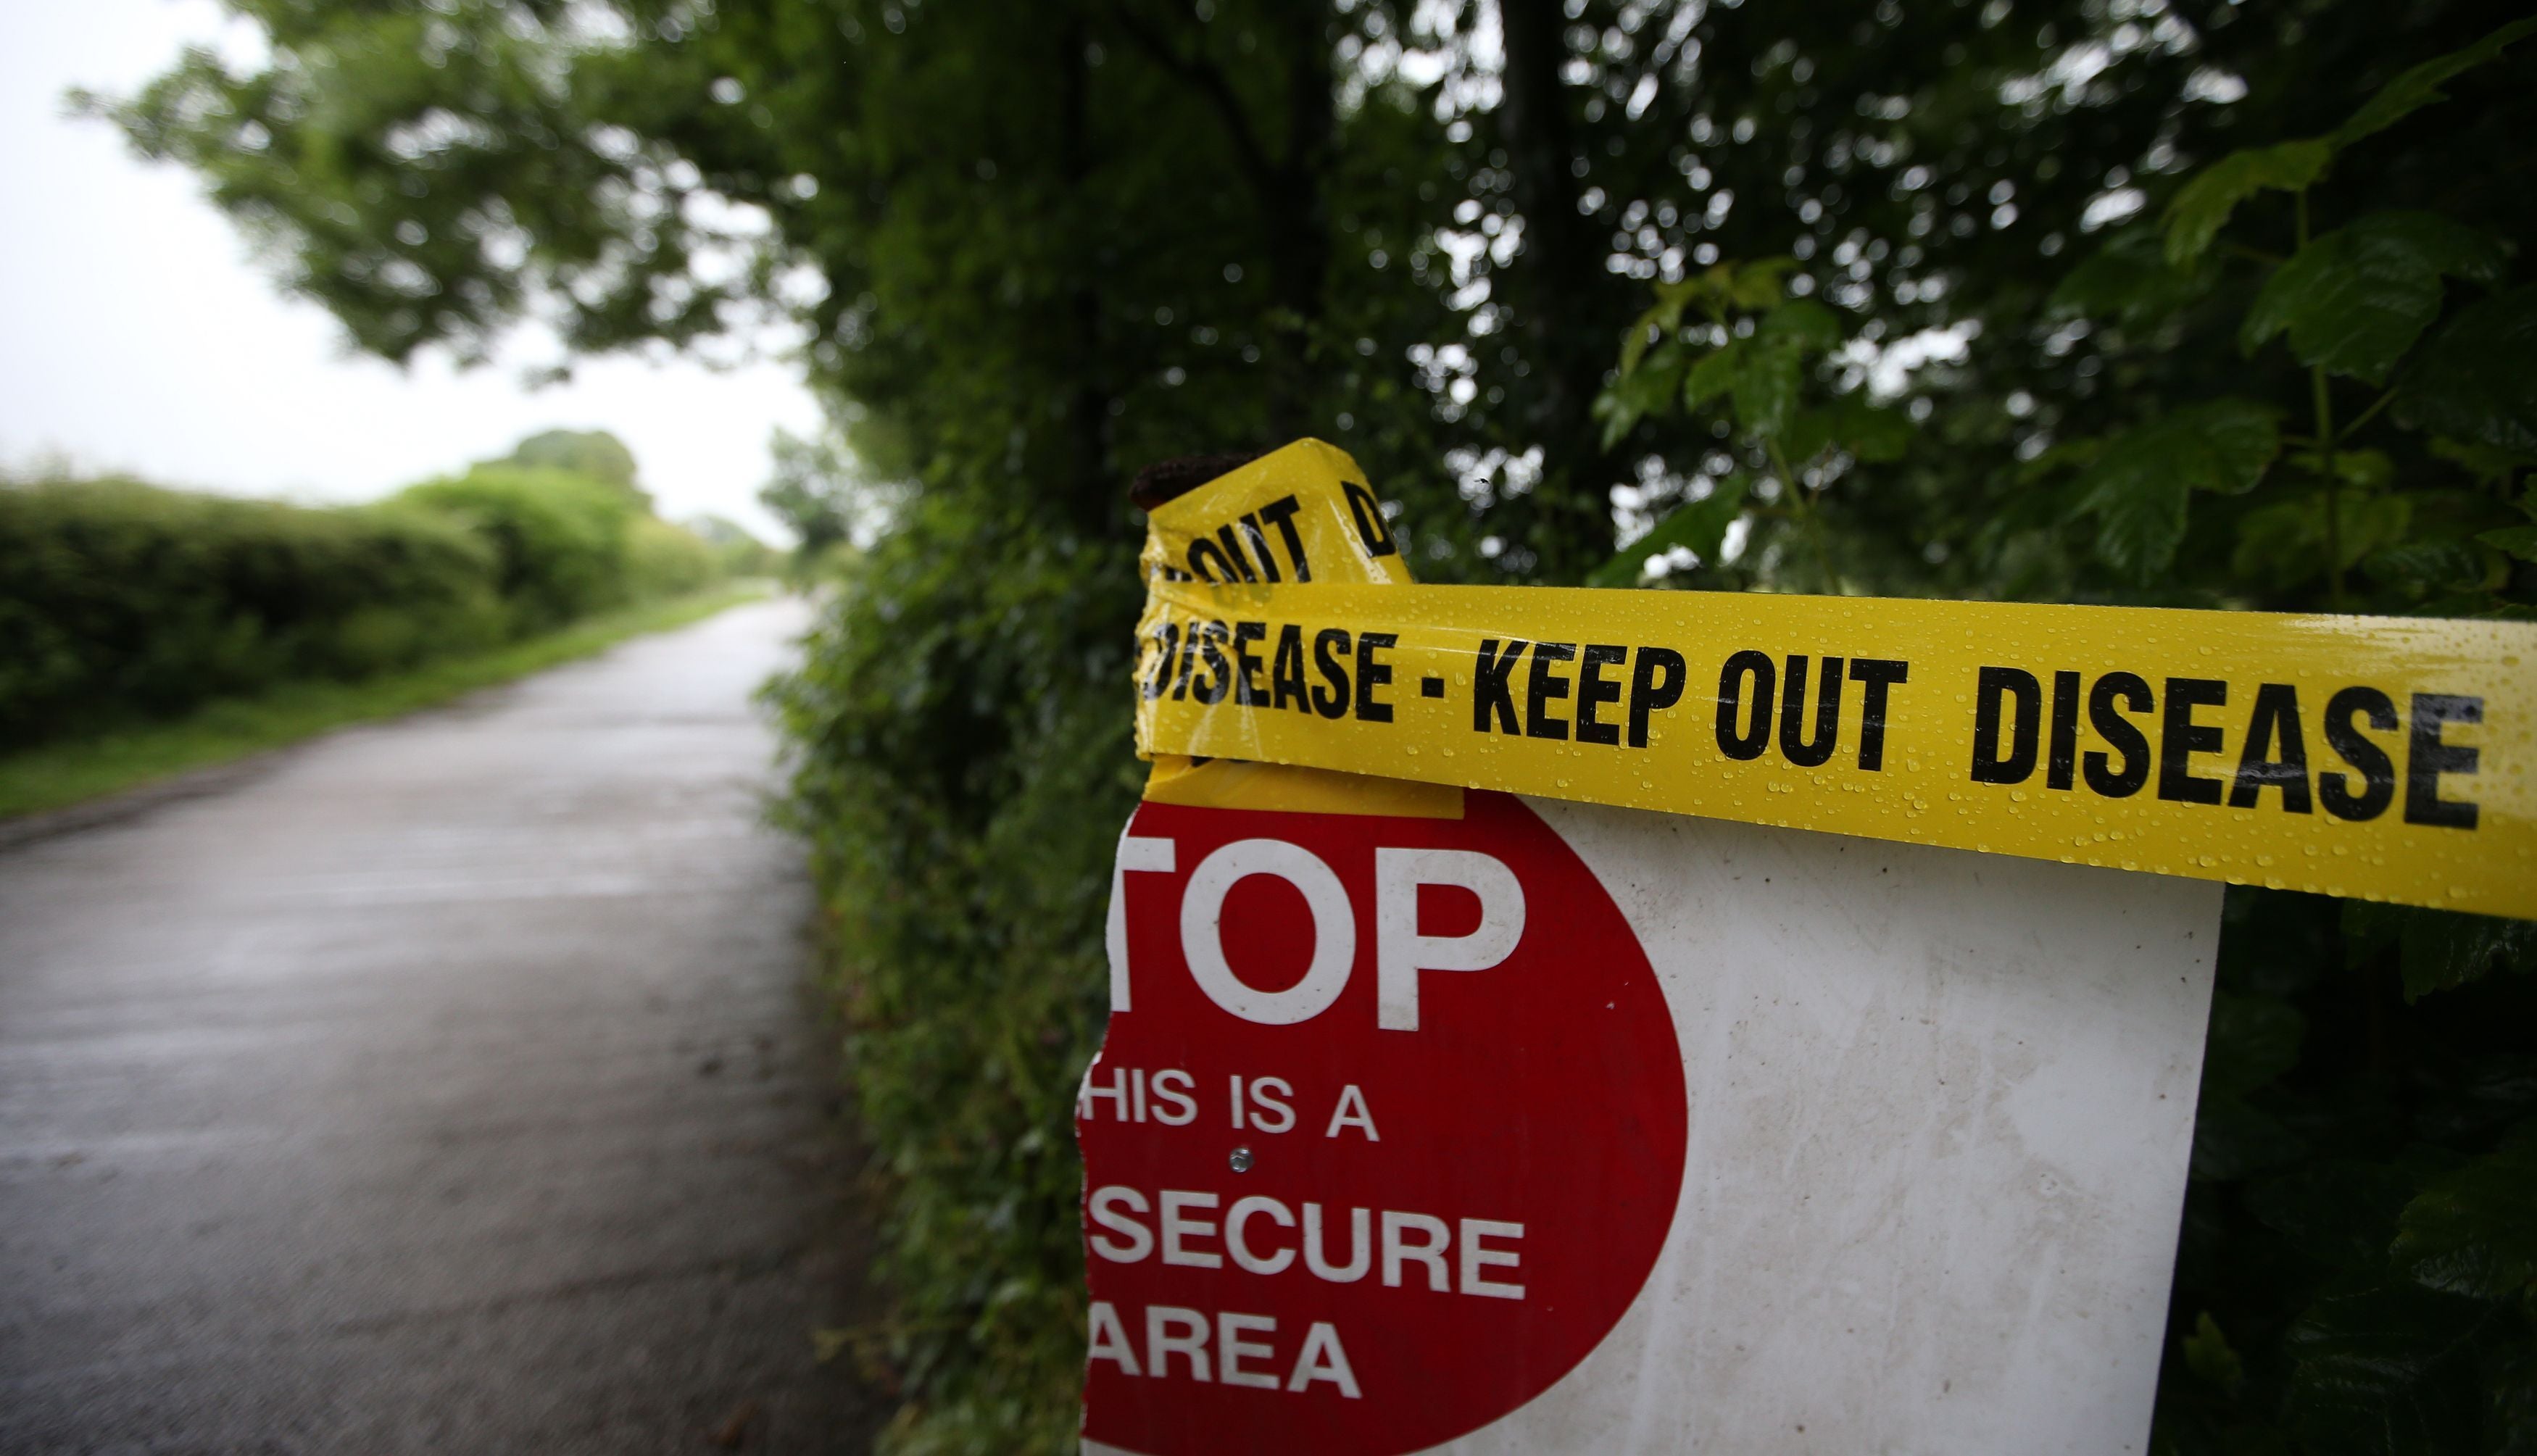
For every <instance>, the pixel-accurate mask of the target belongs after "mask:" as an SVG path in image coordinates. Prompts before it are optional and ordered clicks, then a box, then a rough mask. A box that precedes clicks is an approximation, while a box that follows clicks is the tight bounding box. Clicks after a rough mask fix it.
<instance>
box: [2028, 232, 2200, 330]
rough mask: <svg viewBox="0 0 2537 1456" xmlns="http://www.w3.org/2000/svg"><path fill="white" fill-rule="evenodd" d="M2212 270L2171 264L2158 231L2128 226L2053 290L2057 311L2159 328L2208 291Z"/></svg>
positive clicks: (2145, 327) (2133, 327) (2073, 270)
mask: <svg viewBox="0 0 2537 1456" xmlns="http://www.w3.org/2000/svg"><path fill="white" fill-rule="evenodd" d="M2210 285H2211V269H2210V268H2209V267H2208V266H2207V265H2206V266H2201V267H2192V268H2174V267H2170V266H2169V265H2168V261H2167V252H2166V248H2165V246H2164V245H2163V244H2162V243H2161V242H2160V240H2159V234H2158V229H2157V228H2156V227H2154V226H2151V225H2150V224H2147V223H2140V224H2136V225H2134V226H2131V227H2126V228H2124V229H2123V230H2122V231H2120V232H2117V233H2115V234H2114V236H2112V237H2110V238H2108V239H2107V240H2106V245H2105V246H2104V247H2103V248H2100V249H2099V250H2097V252H2096V253H2095V254H2094V255H2092V256H2091V257H2089V258H2088V259H2087V261H2085V262H2083V263H2081V264H2080V265H2079V266H2078V267H2076V268H2074V269H2072V270H2070V272H2069V274H2068V275H2067V276H2066V277H2064V278H2063V279H2062V280H2061V282H2060V285H2058V286H2056V287H2054V288H2053V290H2052V298H2051V302H2050V305H2049V306H2050V307H2051V309H2052V310H2053V311H2054V312H2057V313H2065V314H2085V315H2088V316H2090V317H2094V318H2107V317H2111V318H2113V319H2114V321H2115V322H2117V323H2119V324H2121V325H2122V326H2123V327H2125V328H2127V329H2147V328H2154V327H2156V326H2157V325H2158V324H2160V323H2162V322H2164V321H2165V320H2167V319H2168V318H2170V317H2172V316H2174V315H2175V314H2176V313H2177V312H2178V311H2179V310H2180V309H2182V308H2183V307H2184V306H2185V305H2186V304H2189V303H2191V302H2192V301H2193V300H2194V299H2196V298H2199V297H2200V296H2202V294H2203V293H2204V292H2206V291H2208V290H2209V288H2210Z"/></svg>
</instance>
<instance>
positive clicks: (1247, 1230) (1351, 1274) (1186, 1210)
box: [1085, 1183, 1525, 1299]
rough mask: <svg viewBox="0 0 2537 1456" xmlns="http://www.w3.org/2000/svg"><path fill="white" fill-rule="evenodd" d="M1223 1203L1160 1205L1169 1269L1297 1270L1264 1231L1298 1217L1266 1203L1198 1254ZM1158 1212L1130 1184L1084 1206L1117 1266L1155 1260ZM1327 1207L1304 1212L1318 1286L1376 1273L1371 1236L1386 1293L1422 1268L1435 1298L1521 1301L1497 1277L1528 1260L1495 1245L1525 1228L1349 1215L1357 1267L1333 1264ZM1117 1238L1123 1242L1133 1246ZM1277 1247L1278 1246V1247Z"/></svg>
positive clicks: (1175, 1196) (1235, 1211)
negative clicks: (1149, 1219) (1152, 1220)
mask: <svg viewBox="0 0 2537 1456" xmlns="http://www.w3.org/2000/svg"><path fill="white" fill-rule="evenodd" d="M1217 1202H1218V1197H1217V1195H1216V1194H1213V1193H1208V1192H1203V1191H1193V1190H1188V1189H1178V1188H1167V1189H1164V1190H1163V1192H1162V1193H1161V1195H1160V1198H1159V1205H1160V1208H1161V1211H1162V1214H1161V1227H1162V1238H1161V1248H1162V1255H1163V1262H1164V1263H1166V1264H1178V1265H1183V1266H1186V1267H1189V1268H1194V1269H1221V1268H1223V1267H1224V1260H1225V1257H1226V1255H1228V1254H1229V1255H1231V1256H1232V1259H1233V1266H1234V1267H1235V1268H1237V1269H1240V1270H1243V1271H1244V1272H1246V1273H1250V1274H1260V1275H1274V1274H1283V1273H1285V1272H1286V1270H1287V1269H1289V1268H1291V1267H1292V1266H1293V1265H1294V1262H1295V1254H1296V1252H1297V1249H1296V1247H1294V1246H1293V1245H1288V1244H1285V1243H1284V1242H1283V1241H1282V1240H1279V1239H1278V1238H1277V1235H1276V1234H1272V1233H1270V1232H1269V1231H1268V1230H1267V1229H1264V1228H1261V1227H1259V1225H1260V1224H1262V1223H1266V1224H1269V1225H1273V1226H1275V1227H1276V1228H1278V1229H1293V1228H1295V1227H1296V1225H1297V1223H1298V1222H1299V1221H1298V1220H1297V1218H1296V1216H1295V1210H1293V1209H1291V1208H1289V1207H1287V1206H1286V1204H1285V1203H1284V1202H1282V1201H1280V1200H1278V1199H1275V1198H1271V1197H1269V1196H1268V1195H1267V1194H1263V1193H1254V1194H1252V1195H1250V1196H1248V1197H1245V1198H1241V1199H1237V1200H1235V1202H1234V1205H1233V1207H1232V1208H1231V1209H1229V1210H1227V1211H1226V1213H1225V1216H1224V1228H1223V1242H1224V1252H1223V1253H1218V1252H1216V1251H1215V1250H1214V1249H1212V1248H1201V1247H1197V1246H1196V1244H1197V1243H1198V1242H1199V1241H1201V1240H1209V1239H1213V1238H1215V1237H1216V1236H1217V1231H1216V1224H1215V1221H1214V1220H1213V1219H1197V1218H1191V1217H1190V1216H1189V1215H1190V1213H1191V1212H1192V1211H1196V1212H1200V1213H1212V1212H1214V1211H1215V1208H1216V1206H1217ZM1153 1206H1155V1205H1153V1204H1149V1203H1148V1202H1147V1201H1146V1198H1145V1195H1144V1194H1143V1193H1142V1192H1141V1191H1139V1190H1138V1189H1136V1188H1132V1187H1128V1186H1126V1185H1124V1184H1118V1183H1113V1184H1110V1185H1108V1186H1105V1187H1102V1188H1098V1189H1095V1190H1094V1191H1093V1194H1092V1196H1091V1197H1090V1198H1089V1199H1087V1200H1085V1209H1086V1212H1087V1214H1088V1215H1089V1216H1090V1218H1091V1221H1092V1222H1093V1223H1094V1224H1095V1225H1097V1226H1099V1227H1100V1228H1102V1229H1105V1230H1108V1231H1109V1233H1107V1234H1093V1235H1092V1237H1091V1244H1092V1251H1093V1252H1094V1253H1096V1254H1099V1255H1100V1256H1101V1257H1102V1258H1105V1259H1107V1260H1109V1261H1110V1262H1112V1263H1114V1264H1136V1263H1141V1262H1143V1261H1144V1260H1145V1259H1146V1258H1148V1257H1149V1256H1151V1255H1152V1254H1153V1252H1154V1249H1155V1246H1156V1240H1155V1237H1154V1232H1153V1230H1151V1229H1149V1228H1147V1227H1146V1225H1145V1224H1144V1223H1143V1222H1141V1217H1142V1215H1143V1214H1144V1213H1145V1212H1146V1210H1147V1209H1148V1208H1150V1207H1153ZM1322 1213H1323V1210H1322V1205H1320V1204H1318V1203H1307V1204H1305V1205H1304V1207H1303V1217H1302V1219H1301V1220H1300V1222H1301V1224H1302V1226H1303V1239H1302V1245H1301V1251H1302V1253H1303V1256H1304V1267H1305V1268H1306V1269H1308V1270H1310V1271H1311V1272H1312V1274H1313V1275H1314V1277H1316V1278H1318V1279H1322V1280H1325V1281H1328V1282H1329V1283H1332V1284H1354V1283H1356V1282H1357V1281H1358V1280H1360V1279H1363V1278H1364V1277H1365V1276H1366V1271H1367V1270H1368V1269H1370V1268H1371V1267H1372V1266H1373V1262H1374V1254H1375V1245H1376V1240H1375V1239H1374V1238H1373V1237H1372V1236H1371V1234H1372V1231H1373V1230H1374V1229H1375V1228H1377V1227H1380V1228H1381V1229H1382V1231H1383V1234H1382V1239H1381V1246H1382V1250H1383V1283H1384V1285H1385V1287H1387V1288H1390V1289H1400V1288H1402V1287H1403V1285H1404V1283H1405V1282H1406V1270H1407V1269H1408V1266H1410V1265H1416V1266H1418V1268H1419V1269H1421V1270H1424V1271H1425V1280H1424V1287H1425V1288H1426V1289H1427V1290H1428V1291H1429V1292H1430V1293H1433V1294H1439V1295H1443V1294H1464V1295H1470V1296H1473V1297H1475V1298H1488V1299H1521V1298H1524V1297H1525V1293H1524V1286H1523V1285H1520V1284H1509V1283H1506V1282H1503V1281H1499V1280H1492V1279H1490V1278H1488V1277H1487V1275H1486V1271H1488V1270H1492V1269H1515V1268H1519V1267H1521V1266H1522V1264H1523V1262H1524V1256H1523V1255H1522V1254H1520V1253H1518V1252H1517V1251H1515V1250H1514V1249H1511V1248H1492V1247H1490V1246H1489V1244H1488V1242H1487V1240H1491V1239H1496V1240H1501V1241H1506V1242H1512V1241H1514V1240H1516V1239H1519V1238H1522V1237H1524V1225H1522V1224H1510V1223H1503V1222H1500V1221H1498V1220H1495V1219H1461V1220H1457V1221H1455V1222H1454V1223H1448V1222H1446V1221H1445V1220H1443V1219H1440V1218H1438V1217H1436V1216H1435V1215H1434V1214H1425V1213H1415V1212H1409V1211H1405V1210H1400V1209H1384V1210H1381V1214H1382V1222H1381V1224H1380V1225H1379V1226H1378V1225H1377V1224H1376V1223H1375V1222H1374V1215H1375V1213H1376V1210H1373V1209H1364V1208H1352V1209H1349V1210H1348V1262H1347V1263H1345V1264H1334V1263H1332V1262H1331V1261H1330V1255H1329V1252H1328V1250H1327V1248H1326V1247H1325V1244H1324V1238H1323V1233H1322ZM1110 1234H1121V1235H1123V1236H1124V1241H1122V1240H1121V1239H1118V1238H1112V1237H1111V1236H1110ZM1272 1243H1273V1244H1274V1245H1275V1246H1272ZM1410 1287H1412V1288H1416V1287H1417V1286H1410Z"/></svg>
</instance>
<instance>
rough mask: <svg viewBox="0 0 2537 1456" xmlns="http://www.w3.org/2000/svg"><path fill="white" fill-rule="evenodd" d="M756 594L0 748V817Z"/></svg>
mask: <svg viewBox="0 0 2537 1456" xmlns="http://www.w3.org/2000/svg"><path fill="white" fill-rule="evenodd" d="M761 591H762V589H760V588H752V587H750V586H748V585H746V584H744V585H739V586H731V585H726V586H722V587H716V588H709V589H707V590H705V591H702V592H697V593H693V594H691V595H688V596H684V597H672V598H666V599H663V600H661V601H646V602H643V603H641V604H639V605H635V606H628V607H623V608H620V609H618V610H617V611H612V612H603V613H601V614H600V615H598V616H594V617H585V618H583V619H582V620H580V621H578V622H575V623H573V624H572V625H571V626H569V627H564V628H561V629H559V630H557V631H553V632H543V633H539V634H538V635H536V636H533V637H525V638H521V639H519V640H517V641H514V642H508V643H504V644H502V645H500V646H497V647H488V648H485V649H483V650H481V651H466V650H460V649H457V648H455V647H454V646H453V647H452V648H451V649H450V650H449V651H446V652H444V653H443V654H441V655H440V656H436V657H432V658H429V659H426V660H425V661H423V662H421V663H418V664H416V665H413V666H410V667H400V668H394V669H391V670H389V671H385V672H380V673H376V674H373V675H371V676H368V677H363V678H361V679H359V680H358V681H352V682H342V681H337V680H334V679H332V678H322V677H320V678H304V677H303V678H293V679H290V680H288V681H284V682H280V683H277V684H275V685H273V686H271V687H268V688H264V689H262V690H259V691H256V692H253V693H249V694H246V695H244V696H236V697H221V698H214V699H212V700H211V701H209V702H206V703H203V704H201V705H200V706H198V707H195V708H192V709H189V710H187V711H185V712H182V713H179V714H177V715H176V716H174V717H172V718H166V719H153V720H147V721H143V720H116V721H114V722H112V723H111V724H110V725H109V726H107V727H105V728H99V729H98V730H97V731H93V732H82V733H79V734H77V735H75V736H71V737H48V738H45V739H44V740H42V741H40V742H37V743H34V744H33V745H32V746H28V747H23V748H9V749H6V750H0V819H6V818H9V817H12V816H14V815H19V814H34V813H41V812H43V811H45V810H47V809H59V808H64V807H67V806H69V805H72V804H78V803H84V802H86V801H88V800H90V799H94V798H101V797H103V796H105V795H107V794H113V793H121V792H124V791H127V790H132V789H137V788H140V787H142V786H144V785H147V784H151V783H154V782H156V781H159V780H162V779H166V778H170V777H172V776H174V775H177V774H183V773H188V772H191V771H194V770H197V769H206V768H212V767H215V766H217V765H220V764H225V763H230V762H233V761H235V760H237V759H241V758H245V757H247V756H248V755H250V754H255V753H262V752H265V751H267V750H269V749H275V748H281V747H284V746H286V745H288V744H292V743H295V742H298V741H299V740H301V739H303V738H307V737H311V736H314V735H315V734H318V733H322V732H327V731H330V730H332V729H335V728H342V727H344V726H346V725H348V724H355V723H368V722H375V721H377V720H381V719H388V718H395V717H398V716H400V715H402V714H407V713H413V712H416V711H418V710H420V709H423V708H431V707H436V706H438V705H440V704H442V703H446V702H448V701H450V700H451V699H453V698H456V697H459V696H460V695H462V694H465V693H470V692H474V691H476V690H477V689H479V688H485V687H491V686H494V685H495V684H498V683H504V682H509V681H512V680H514V679H516V678H520V677H525V676H527V675H528V674H530V673H532V672H540V671H544V670H545V669H547V668H549V667H552V666H554V665H558V664H561V663H568V662H572V661H574V660H576V659H579V658H585V657H588V656H590V655H591V654H593V653H597V652H601V651H604V650H605V649H607V648H610V647H613V646H615V645H617V644H618V643H619V642H622V641H624V640H625V639H626V638H629V637H633V636H636V635H638V634H641V633H646V632H664V631H668V630H669V629H671V628H673V627H681V626H684V625H686V624H687V623H689V622H693V621H698V620H701V619H702V618H704V617H707V616H710V615H712V614H713V613H715V612H718V611H722V610H724V609H725V608H727V607H730V606H733V605H735V604H737V603H739V602H742V601H750V600H753V599H755V598H756V597H757V596H758V595H759V594H760V592H761Z"/></svg>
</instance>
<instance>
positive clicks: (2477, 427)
mask: <svg viewBox="0 0 2537 1456" xmlns="http://www.w3.org/2000/svg"><path fill="white" fill-rule="evenodd" d="M2532 358H2537V286H2528V287H2519V288H2513V289H2511V290H2510V291H2509V292H2507V293H2502V294H2498V295H2496V296H2494V297H2492V298H2488V299H2485V300H2484V301H2483V302H2481V303H2478V304H2475V305H2473V306H2472V307H2469V308H2467V309H2464V310H2462V311H2460V313H2459V314H2458V316H2457V317H2456V318H2453V319H2451V320H2449V322H2448V323H2447V324H2446V325H2445V326H2443V327H2442V328H2441V330H2440V331H2439V333H2438V334H2436V335H2434V336H2433V337H2432V342H2431V343H2430V344H2428V345H2426V346H2425V347H2424V348H2423V354H2422V357H2421V358H2420V359H2418V360H2416V361H2415V364H2414V367H2413V368H2412V370H2411V371H2409V377H2408V378H2407V379H2406V381H2405V392H2404V393H2403V394H2402V395H2400V396H2398V397H2397V402H2396V413H2397V417H2398V418H2399V419H2401V420H2403V421H2404V422H2405V423H2407V424H2410V425H2413V426H2414V427H2415V428H2417V429H2423V430H2429V431H2431V432H2432V433H2434V434H2439V435H2446V436H2448V437H2450V438H2451V439H2454V440H2461V441H2466V442H2469V443H2473V444H2480V445H2486V446H2490V447H2492V448H2493V449H2495V450H2499V451H2502V452H2504V454H2507V455H2511V456H2516V457H2526V456H2531V455H2537V368H2531V367H2529V360H2530V359H2532Z"/></svg>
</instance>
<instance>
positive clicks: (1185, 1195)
mask: <svg viewBox="0 0 2537 1456" xmlns="http://www.w3.org/2000/svg"><path fill="white" fill-rule="evenodd" d="M1214 1207H1215V1195H1214V1194H1212V1193H1192V1192H1186V1191H1184V1190H1181V1189H1178V1188H1166V1189H1164V1190H1163V1262H1164V1263H1166V1264H1185V1265H1187V1266H1188V1267H1190V1268H1192V1269H1221V1268H1223V1267H1224V1255H1222V1254H1218V1253H1210V1252H1208V1251H1206V1250H1204V1249H1194V1248H1191V1247H1190V1246H1189V1242H1188V1240H1190V1239H1192V1238H1212V1237H1214V1236H1215V1221H1214V1220H1213V1219H1191V1218H1184V1217H1182V1216H1181V1211H1182V1210H1183V1209H1190V1208H1200V1209H1212V1208H1214Z"/></svg>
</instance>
